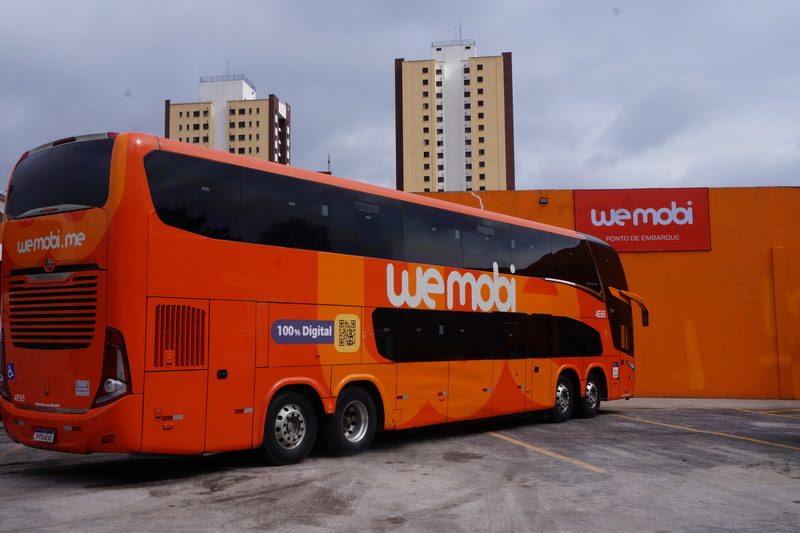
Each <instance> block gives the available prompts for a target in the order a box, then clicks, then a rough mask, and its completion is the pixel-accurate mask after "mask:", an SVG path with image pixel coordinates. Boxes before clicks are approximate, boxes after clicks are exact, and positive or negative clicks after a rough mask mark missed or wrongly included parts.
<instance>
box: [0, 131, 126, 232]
mask: <svg viewBox="0 0 800 533" xmlns="http://www.w3.org/2000/svg"><path fill="white" fill-rule="evenodd" d="M83 139H86V140H83ZM113 145H114V141H113V139H111V138H109V137H108V135H104V138H101V139H98V138H96V136H87V137H85V138H78V139H76V140H75V141H72V142H65V143H63V144H57V145H54V146H50V147H48V148H46V149H42V150H32V151H31V153H30V154H28V156H27V157H23V158H22V160H20V162H19V164H18V165H17V168H16V170H15V171H14V174H13V177H12V179H11V186H10V187H9V191H8V200H7V202H6V218H7V219H8V220H11V219H14V218H25V217H27V216H34V215H37V214H41V213H40V210H41V209H42V208H56V209H54V210H53V211H52V212H58V211H62V212H63V211H74V210H77V209H86V208H89V207H101V206H102V205H103V204H105V202H106V199H107V197H108V175H109V169H110V166H111V148H112V147H113Z"/></svg>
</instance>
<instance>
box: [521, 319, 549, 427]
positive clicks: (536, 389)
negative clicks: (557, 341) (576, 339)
mask: <svg viewBox="0 0 800 533" xmlns="http://www.w3.org/2000/svg"><path fill="white" fill-rule="evenodd" d="M552 318H553V317H552V316H550V315H543V314H537V315H531V318H530V324H531V325H530V328H529V331H530V335H531V338H530V341H529V346H530V355H531V357H532V358H531V359H528V367H527V369H526V372H527V375H528V377H529V379H530V381H529V387H528V388H529V390H528V404H527V410H528V411H534V410H537V409H549V408H550V407H552V406H553V401H554V398H555V384H554V383H553V379H555V377H554V376H552V373H553V370H552V368H553V366H554V365H553V360H552V357H553V346H552V334H551V327H552V325H551V323H552Z"/></svg>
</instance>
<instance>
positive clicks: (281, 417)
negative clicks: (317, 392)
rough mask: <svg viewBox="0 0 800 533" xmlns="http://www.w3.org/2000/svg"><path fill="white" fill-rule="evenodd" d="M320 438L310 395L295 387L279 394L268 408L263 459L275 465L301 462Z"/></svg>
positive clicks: (261, 452)
mask: <svg viewBox="0 0 800 533" xmlns="http://www.w3.org/2000/svg"><path fill="white" fill-rule="evenodd" d="M316 438H317V412H316V409H315V408H314V404H313V403H312V402H311V400H309V398H308V397H307V396H306V395H304V394H301V393H299V392H295V391H286V392H280V393H278V394H276V395H275V397H274V398H273V399H272V401H271V402H270V404H269V408H268V409H267V419H266V423H265V424H264V442H263V443H262V444H261V448H259V455H260V456H261V459H262V460H263V461H264V462H266V463H268V464H272V465H290V464H295V463H299V462H300V461H302V460H303V459H305V458H306V456H307V455H308V454H309V453H310V452H311V448H312V447H313V446H314V441H315V440H316Z"/></svg>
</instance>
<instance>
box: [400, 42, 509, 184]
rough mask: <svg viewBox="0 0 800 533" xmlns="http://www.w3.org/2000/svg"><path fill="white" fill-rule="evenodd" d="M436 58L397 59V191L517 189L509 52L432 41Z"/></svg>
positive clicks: (463, 43)
mask: <svg viewBox="0 0 800 533" xmlns="http://www.w3.org/2000/svg"><path fill="white" fill-rule="evenodd" d="M431 52H432V57H433V58H432V59H427V60H420V61H405V60H404V59H402V58H400V59H395V129H396V142H397V189H398V190H403V191H409V192H437V191H483V190H486V191H491V190H513V189H514V117H513V93H512V86H511V53H510V52H505V53H503V54H502V55H500V56H489V57H478V53H477V49H476V47H475V41H474V40H460V41H444V42H434V43H432V45H431Z"/></svg>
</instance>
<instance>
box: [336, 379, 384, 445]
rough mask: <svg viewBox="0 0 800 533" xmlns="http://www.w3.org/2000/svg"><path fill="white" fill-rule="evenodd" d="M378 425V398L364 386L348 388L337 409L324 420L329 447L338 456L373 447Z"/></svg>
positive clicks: (337, 403)
mask: <svg viewBox="0 0 800 533" xmlns="http://www.w3.org/2000/svg"><path fill="white" fill-rule="evenodd" d="M377 428H378V412H377V409H376V407H375V399H374V398H373V397H372V395H371V394H370V393H369V392H368V391H367V390H365V389H364V388H362V387H358V386H353V387H348V388H346V389H345V390H344V391H342V393H341V394H339V398H338V399H337V400H336V411H335V412H334V413H333V414H331V415H327V416H326V417H325V419H324V421H323V434H322V435H323V438H324V442H325V445H326V448H327V449H328V450H329V451H331V452H332V453H335V454H337V455H355V454H357V453H361V452H362V451H364V450H365V449H367V448H368V447H369V445H370V444H371V443H372V439H373V438H374V437H375V432H376V431H377Z"/></svg>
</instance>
